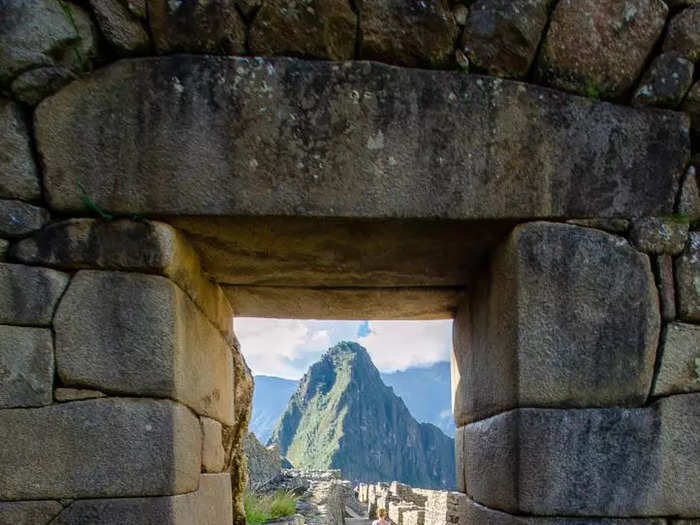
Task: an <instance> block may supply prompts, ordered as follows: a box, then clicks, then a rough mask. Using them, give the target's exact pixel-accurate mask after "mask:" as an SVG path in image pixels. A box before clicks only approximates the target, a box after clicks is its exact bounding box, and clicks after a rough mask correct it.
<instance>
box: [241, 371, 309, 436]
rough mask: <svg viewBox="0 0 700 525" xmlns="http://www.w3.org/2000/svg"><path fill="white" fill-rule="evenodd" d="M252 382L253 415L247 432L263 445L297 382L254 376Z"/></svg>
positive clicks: (285, 406)
mask: <svg viewBox="0 0 700 525" xmlns="http://www.w3.org/2000/svg"><path fill="white" fill-rule="evenodd" d="M254 380H255V389H254V390H253V415H252V416H251V419H250V424H249V425H248V430H249V431H250V432H253V433H254V434H255V436H256V437H257V438H258V441H260V443H263V444H265V443H267V441H268V440H269V439H270V435H272V429H273V428H274V426H275V423H276V422H277V420H278V419H279V418H280V416H281V415H282V412H284V409H285V408H287V403H288V402H289V398H290V397H292V394H294V391H295V390H296V389H297V385H298V384H299V381H294V380H291V379H283V378H281V377H275V376H264V375H260V376H255V378H254Z"/></svg>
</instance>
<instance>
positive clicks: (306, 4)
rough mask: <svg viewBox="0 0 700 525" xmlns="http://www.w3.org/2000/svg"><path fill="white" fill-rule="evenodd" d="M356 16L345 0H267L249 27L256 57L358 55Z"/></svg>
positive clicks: (347, 56) (349, 57)
mask: <svg viewBox="0 0 700 525" xmlns="http://www.w3.org/2000/svg"><path fill="white" fill-rule="evenodd" d="M356 35H357V15H356V14H355V13H354V12H353V10H352V9H351V7H350V2H346V1H344V0H292V1H287V0H266V1H265V2H263V4H262V7H261V8H260V10H259V11H258V14H257V15H255V18H254V19H253V22H252V24H251V27H250V38H249V42H250V44H249V45H250V50H251V52H252V53H253V55H256V56H272V55H284V56H298V57H308V58H322V59H330V60H350V59H352V58H354V57H355V36H356Z"/></svg>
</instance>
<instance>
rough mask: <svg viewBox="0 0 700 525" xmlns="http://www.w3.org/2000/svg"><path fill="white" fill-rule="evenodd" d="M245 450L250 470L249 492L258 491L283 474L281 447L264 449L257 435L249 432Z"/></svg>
mask: <svg viewBox="0 0 700 525" xmlns="http://www.w3.org/2000/svg"><path fill="white" fill-rule="evenodd" d="M243 450H244V453H245V456H246V467H247V469H248V489H249V490H253V491H255V490H258V489H259V488H261V487H263V486H265V485H266V484H267V483H269V482H270V481H272V480H273V479H275V478H276V477H277V476H279V475H280V473H281V472H282V458H281V457H280V451H279V447H277V446H272V447H269V448H268V447H264V446H263V445H261V444H260V442H259V441H258V440H257V438H256V437H255V434H253V433H252V432H248V433H247V434H246V436H245V441H244V447H243Z"/></svg>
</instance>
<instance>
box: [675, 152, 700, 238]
mask: <svg viewBox="0 0 700 525" xmlns="http://www.w3.org/2000/svg"><path fill="white" fill-rule="evenodd" d="M678 213H679V214H681V215H685V216H686V217H688V220H689V221H690V224H691V225H695V224H697V222H698V221H700V190H699V189H698V178H697V168H696V167H695V166H689V167H688V170H687V171H686V173H685V178H684V179H683V184H682V185H681V195H680V198H679V200H678Z"/></svg>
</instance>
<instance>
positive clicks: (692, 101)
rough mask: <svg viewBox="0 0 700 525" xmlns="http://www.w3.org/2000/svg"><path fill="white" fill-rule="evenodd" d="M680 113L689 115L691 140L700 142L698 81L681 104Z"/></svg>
mask: <svg viewBox="0 0 700 525" xmlns="http://www.w3.org/2000/svg"><path fill="white" fill-rule="evenodd" d="M681 111H685V112H686V113H688V115H690V120H691V122H692V124H691V128H690V133H691V135H692V137H693V140H695V141H698V142H700V81H698V82H695V84H693V86H692V87H691V88H690V91H688V94H687V95H686V97H685V100H683V104H681Z"/></svg>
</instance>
